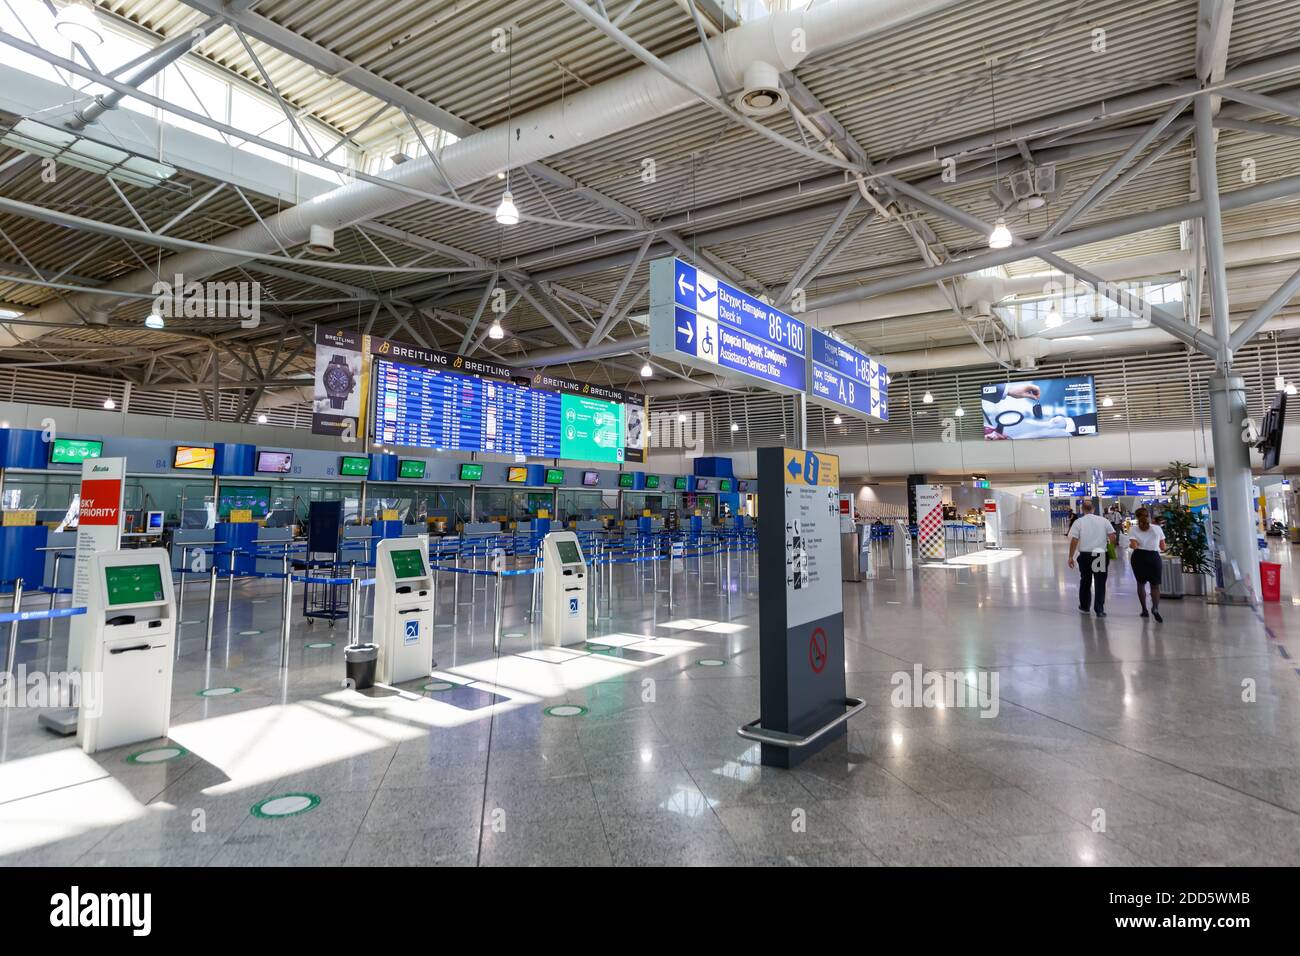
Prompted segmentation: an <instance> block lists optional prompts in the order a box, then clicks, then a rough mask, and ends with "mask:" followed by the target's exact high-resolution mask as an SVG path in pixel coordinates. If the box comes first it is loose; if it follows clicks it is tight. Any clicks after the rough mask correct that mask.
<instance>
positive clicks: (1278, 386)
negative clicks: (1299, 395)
mask: <svg viewBox="0 0 1300 956" xmlns="http://www.w3.org/2000/svg"><path fill="white" fill-rule="evenodd" d="M1285 390H1286V379H1285V378H1283V377H1282V376H1281V375H1274V376H1273V391H1275V392H1281V391H1285Z"/></svg>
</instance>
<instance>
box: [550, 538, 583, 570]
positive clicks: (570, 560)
mask: <svg viewBox="0 0 1300 956" xmlns="http://www.w3.org/2000/svg"><path fill="white" fill-rule="evenodd" d="M555 550H556V552H557V553H558V554H559V555H560V563H561V564H582V555H581V554H579V553H578V542H576V541H557V542H555Z"/></svg>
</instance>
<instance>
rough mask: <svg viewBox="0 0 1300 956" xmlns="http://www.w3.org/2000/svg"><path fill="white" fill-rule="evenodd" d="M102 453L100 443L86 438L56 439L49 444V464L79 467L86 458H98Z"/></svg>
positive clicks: (102, 446) (101, 444)
mask: <svg viewBox="0 0 1300 956" xmlns="http://www.w3.org/2000/svg"><path fill="white" fill-rule="evenodd" d="M103 452H104V443H103V442H102V441H93V440H91V439H88V438H56V439H54V441H52V442H50V464H51V465H79V464H81V463H82V462H83V461H85V460H86V459H88V458H98V457H99V456H100V455H101V454H103Z"/></svg>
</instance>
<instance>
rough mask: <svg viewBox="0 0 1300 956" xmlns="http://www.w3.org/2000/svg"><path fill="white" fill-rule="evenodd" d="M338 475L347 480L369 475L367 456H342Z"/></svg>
mask: <svg viewBox="0 0 1300 956" xmlns="http://www.w3.org/2000/svg"><path fill="white" fill-rule="evenodd" d="M339 474H340V475H343V476H345V477H348V478H364V477H366V476H367V475H369V474H370V457H369V456H368V455H344V456H343V463H342V464H341V465H339Z"/></svg>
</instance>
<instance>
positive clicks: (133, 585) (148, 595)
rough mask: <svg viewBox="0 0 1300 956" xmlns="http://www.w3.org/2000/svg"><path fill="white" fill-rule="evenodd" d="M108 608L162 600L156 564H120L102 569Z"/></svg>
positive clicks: (160, 576) (158, 568)
mask: <svg viewBox="0 0 1300 956" xmlns="http://www.w3.org/2000/svg"><path fill="white" fill-rule="evenodd" d="M104 583H105V584H106V585H107V586H108V606H109V607H117V606H118V605H120V604H144V603H146V602H153V601H161V600H162V599H163V584H162V570H161V568H160V567H159V566H158V565H156V564H120V565H117V566H116V567H108V568H105V569H104Z"/></svg>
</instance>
